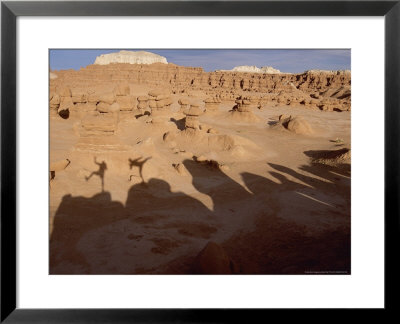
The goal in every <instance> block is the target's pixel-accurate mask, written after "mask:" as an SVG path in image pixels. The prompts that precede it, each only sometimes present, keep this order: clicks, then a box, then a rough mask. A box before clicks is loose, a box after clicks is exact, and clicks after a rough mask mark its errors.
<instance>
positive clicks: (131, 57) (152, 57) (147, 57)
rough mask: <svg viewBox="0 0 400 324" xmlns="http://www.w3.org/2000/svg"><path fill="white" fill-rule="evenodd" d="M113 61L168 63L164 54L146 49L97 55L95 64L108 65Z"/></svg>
mask: <svg viewBox="0 0 400 324" xmlns="http://www.w3.org/2000/svg"><path fill="white" fill-rule="evenodd" d="M111 63H129V64H153V63H163V64H168V62H167V59H166V58H165V57H164V56H161V55H157V54H154V53H150V52H145V51H137V52H134V51H120V52H118V53H110V54H102V55H100V56H97V57H96V60H95V61H94V64H99V65H107V64H111Z"/></svg>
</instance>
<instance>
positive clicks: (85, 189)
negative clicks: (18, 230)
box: [50, 89, 351, 274]
mask: <svg viewBox="0 0 400 324" xmlns="http://www.w3.org/2000/svg"><path fill="white" fill-rule="evenodd" d="M139 90H140V89H139ZM142 90H143V91H144V90H145V89H142ZM172 97H173V99H174V96H172ZM194 100H196V98H194ZM198 101H199V102H200V99H198ZM231 109H232V104H230V103H222V104H221V105H220V110H219V112H216V113H206V114H203V115H201V116H200V117H199V120H200V123H201V124H203V125H207V126H208V127H212V128H213V129H214V130H216V131H217V132H218V134H224V135H229V136H230V138H233V139H234V140H235V147H234V148H233V149H231V150H223V146H224V145H225V143H224V142H223V141H222V142H221V143H220V142H218V143H215V144H213V145H212V146H210V143H208V145H205V144H204V141H202V140H201V139H193V140H192V139H179V138H178V139H175V138H173V140H171V141H166V140H165V136H164V134H165V133H167V132H170V133H171V134H175V133H177V132H179V129H180V128H181V127H182V121H183V118H184V117H185V115H183V114H182V113H180V112H178V111H179V105H178V104H177V99H176V98H175V99H174V104H173V105H172V106H171V111H172V112H171V114H170V119H169V121H168V122H166V123H164V124H163V125H161V126H155V125H152V124H149V123H146V116H144V117H142V118H138V119H136V118H135V117H134V116H133V114H132V113H129V112H126V113H121V115H120V122H119V129H118V133H117V136H109V138H108V139H106V140H105V141H103V142H102V145H103V146H102V149H99V146H96V143H91V142H90V141H89V140H87V139H83V138H80V137H79V136H78V134H77V131H76V129H77V127H78V125H79V123H80V118H79V117H78V116H74V115H71V116H70V118H69V119H62V118H59V117H58V116H57V117H54V116H52V117H50V161H57V160H62V159H66V158H68V159H69V160H70V161H71V163H70V165H68V167H67V168H66V169H65V170H64V171H62V172H57V173H56V175H55V178H54V179H53V180H52V181H51V189H50V273H51V274H74V273H76V274H190V273H196V270H195V269H194V263H195V258H196V256H197V255H198V254H199V252H200V251H201V250H202V249H203V248H204V246H205V245H206V244H207V243H208V242H216V243H217V244H218V245H219V246H221V247H222V248H223V249H224V251H226V254H227V255H228V256H229V258H230V260H231V265H232V267H231V270H232V273H236V274H303V273H316V272H317V273H350V183H351V177H350V164H349V163H346V164H340V163H339V164H334V165H326V164H321V163H315V162H313V159H315V158H318V157H319V156H321V154H322V155H323V154H324V151H325V150H338V149H341V148H344V147H346V148H350V112H347V111H343V112H335V111H319V110H311V109H306V108H302V107H300V106H299V107H292V106H291V107H286V106H278V107H272V106H265V107H263V109H261V110H259V109H256V110H255V111H254V114H255V115H257V116H259V117H260V121H259V122H256V123H245V122H240V121H239V122H238V121H235V120H232V119H230V118H229V116H230V115H229V110H231ZM281 114H290V115H292V116H302V117H304V118H305V119H306V120H307V121H308V122H309V124H310V125H312V127H313V129H314V134H313V135H298V134H294V133H292V132H289V131H287V130H286V129H282V128H279V127H274V124H276V123H277V121H278V116H279V115H281ZM336 139H340V140H339V141H338V140H336ZM85 141H86V142H85ZM107 141H109V142H107ZM104 145H105V146H104ZM107 145H109V146H108V148H106V149H104V147H107ZM83 147H84V148H85V149H82V148H83ZM196 157H197V158H198V161H196ZM201 160H205V162H203V163H201V162H200V161H201ZM95 161H96V162H98V163H99V164H101V163H102V162H104V163H103V165H102V166H100V165H99V164H96V163H95ZM207 161H218V163H219V165H220V167H215V165H213V164H212V163H209V162H207ZM178 166H179V167H178ZM100 169H102V170H101V171H100V173H97V174H96V173H94V174H93V175H92V176H91V177H90V178H89V179H88V180H86V179H87V177H89V176H90V175H91V173H92V172H96V171H97V172H98V171H99V170H100ZM102 174H103V175H104V177H103V186H104V188H102V177H101V175H102Z"/></svg>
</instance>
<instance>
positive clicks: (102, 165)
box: [85, 157, 107, 192]
mask: <svg viewBox="0 0 400 324" xmlns="http://www.w3.org/2000/svg"><path fill="white" fill-rule="evenodd" d="M94 163H96V164H97V165H98V166H99V169H98V170H97V171H93V172H92V173H91V174H90V175H89V176H87V177H85V179H86V181H89V179H90V178H91V177H93V176H94V175H96V176H98V177H99V178H100V180H101V192H104V173H105V172H106V170H107V164H106V162H105V161H102V162H101V163H99V162H97V159H96V157H94Z"/></svg>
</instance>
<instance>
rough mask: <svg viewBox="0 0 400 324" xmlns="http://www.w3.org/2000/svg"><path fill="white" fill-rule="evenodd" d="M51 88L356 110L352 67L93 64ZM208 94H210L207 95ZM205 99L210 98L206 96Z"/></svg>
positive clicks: (64, 75)
mask: <svg viewBox="0 0 400 324" xmlns="http://www.w3.org/2000/svg"><path fill="white" fill-rule="evenodd" d="M56 73H57V76H58V78H57V79H52V80H50V86H51V88H53V89H55V88H56V87H58V86H59V85H63V86H67V87H70V88H71V89H74V88H82V89H87V88H88V85H90V87H91V88H99V87H101V88H112V87H114V86H115V84H118V83H121V82H125V83H129V84H139V85H143V86H148V87H151V88H160V89H165V90H167V91H169V92H170V93H173V94H189V93H195V92H196V91H197V92H201V93H203V94H204V95H205V96H206V97H210V96H211V97H218V98H220V99H222V100H235V99H236V98H237V97H238V96H241V95H251V96H255V97H256V98H258V99H257V102H258V103H259V104H260V105H262V104H263V103H267V102H273V103H276V104H280V105H304V106H309V107H312V108H315V109H320V110H334V109H336V108H337V109H339V110H340V111H343V110H350V106H351V73H350V71H328V72H327V71H307V72H304V73H300V74H283V73H282V74H266V73H247V72H232V71H216V72H205V71H204V70H203V69H202V68H194V67H183V66H178V65H175V64H162V63H155V64H108V65H99V64H94V65H89V66H87V67H86V68H82V69H81V70H79V71H74V70H66V71H57V72H56ZM206 97H205V98H206ZM205 98H204V99H205Z"/></svg>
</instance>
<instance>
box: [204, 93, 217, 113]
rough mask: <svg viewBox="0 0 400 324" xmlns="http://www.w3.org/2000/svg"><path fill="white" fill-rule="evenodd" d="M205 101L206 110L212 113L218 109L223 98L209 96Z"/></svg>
mask: <svg viewBox="0 0 400 324" xmlns="http://www.w3.org/2000/svg"><path fill="white" fill-rule="evenodd" d="M204 102H205V104H206V112H207V113H210V112H216V111H218V108H219V104H220V103H221V100H220V99H219V98H218V97H209V98H207V99H205V100H204Z"/></svg>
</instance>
